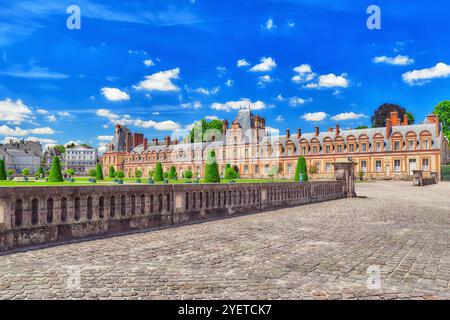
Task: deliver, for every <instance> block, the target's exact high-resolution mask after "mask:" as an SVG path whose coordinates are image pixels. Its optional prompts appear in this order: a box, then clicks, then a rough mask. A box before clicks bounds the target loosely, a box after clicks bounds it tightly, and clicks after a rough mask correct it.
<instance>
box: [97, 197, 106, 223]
mask: <svg viewBox="0 0 450 320" xmlns="http://www.w3.org/2000/svg"><path fill="white" fill-rule="evenodd" d="M98 216H99V217H100V219H103V218H104V217H105V198H103V196H100V198H98Z"/></svg>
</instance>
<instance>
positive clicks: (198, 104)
mask: <svg viewBox="0 0 450 320" xmlns="http://www.w3.org/2000/svg"><path fill="white" fill-rule="evenodd" d="M180 106H181V107H182V108H184V109H200V108H201V107H202V104H201V102H200V101H194V102H188V103H182V104H181V105H180Z"/></svg>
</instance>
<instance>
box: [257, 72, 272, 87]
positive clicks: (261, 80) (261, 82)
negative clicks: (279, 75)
mask: <svg viewBox="0 0 450 320" xmlns="http://www.w3.org/2000/svg"><path fill="white" fill-rule="evenodd" d="M272 82H273V78H272V77H271V76H269V75H268V74H266V75H264V76H261V77H259V81H258V86H260V87H265V86H266V84H268V83H272Z"/></svg>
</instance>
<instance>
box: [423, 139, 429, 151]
mask: <svg viewBox="0 0 450 320" xmlns="http://www.w3.org/2000/svg"><path fill="white" fill-rule="evenodd" d="M422 149H428V139H427V140H422Z"/></svg>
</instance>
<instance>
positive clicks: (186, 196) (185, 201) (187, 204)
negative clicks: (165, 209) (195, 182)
mask: <svg viewBox="0 0 450 320" xmlns="http://www.w3.org/2000/svg"><path fill="white" fill-rule="evenodd" d="M184 205H185V207H184V208H185V210H186V211H188V210H189V192H186V195H185V198H184Z"/></svg>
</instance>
